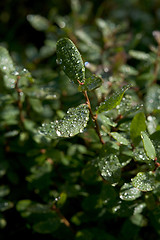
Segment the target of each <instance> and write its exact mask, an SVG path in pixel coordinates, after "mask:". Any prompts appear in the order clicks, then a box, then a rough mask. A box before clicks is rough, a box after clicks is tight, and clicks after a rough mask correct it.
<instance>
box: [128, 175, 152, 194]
mask: <svg viewBox="0 0 160 240" xmlns="http://www.w3.org/2000/svg"><path fill="white" fill-rule="evenodd" d="M131 181H132V184H133V186H134V187H135V188H137V189H139V190H140V191H142V192H148V191H152V190H153V189H154V187H155V177H154V174H153V173H152V172H139V173H138V174H137V175H136V177H134V178H132V179H131Z"/></svg>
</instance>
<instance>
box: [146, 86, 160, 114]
mask: <svg viewBox="0 0 160 240" xmlns="http://www.w3.org/2000/svg"><path fill="white" fill-rule="evenodd" d="M145 107H146V111H147V113H152V112H153V111H156V110H160V86H159V85H156V84H155V85H154V86H151V87H150V88H148V91H147V94H146V97H145Z"/></svg>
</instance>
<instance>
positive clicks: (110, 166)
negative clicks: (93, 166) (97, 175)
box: [98, 154, 121, 184]
mask: <svg viewBox="0 0 160 240" xmlns="http://www.w3.org/2000/svg"><path fill="white" fill-rule="evenodd" d="M98 165H99V169H100V172H101V176H102V177H103V178H104V179H105V180H106V181H107V182H109V183H110V184H116V183H118V181H119V179H120V176H121V164H120V162H119V159H118V157H117V156H116V155H115V154H106V156H104V157H101V158H100V160H99V163H98Z"/></svg>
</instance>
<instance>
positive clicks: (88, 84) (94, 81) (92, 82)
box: [79, 75, 102, 91]
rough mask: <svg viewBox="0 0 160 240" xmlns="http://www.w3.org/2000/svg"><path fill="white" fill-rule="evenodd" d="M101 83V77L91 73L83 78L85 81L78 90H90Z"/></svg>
mask: <svg viewBox="0 0 160 240" xmlns="http://www.w3.org/2000/svg"><path fill="white" fill-rule="evenodd" d="M101 85H102V78H101V77H98V76H96V75H93V76H91V77H89V78H86V79H85V83H84V84H83V85H80V86H79V91H92V90H94V89H96V88H98V87H100V86H101Z"/></svg>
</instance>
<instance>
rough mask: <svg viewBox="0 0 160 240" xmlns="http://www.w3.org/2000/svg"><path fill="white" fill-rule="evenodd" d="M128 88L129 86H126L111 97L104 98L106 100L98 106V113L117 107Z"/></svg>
mask: <svg viewBox="0 0 160 240" xmlns="http://www.w3.org/2000/svg"><path fill="white" fill-rule="evenodd" d="M129 87H131V85H126V86H124V87H122V88H121V89H120V90H119V91H116V92H114V93H113V94H112V96H110V97H108V98H106V100H105V101H104V102H102V103H101V104H100V106H99V108H98V112H102V111H108V110H111V109H113V108H115V107H117V105H119V104H120V102H121V100H122V97H123V94H124V92H125V91H126V90H127V89H128V88H129Z"/></svg>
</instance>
